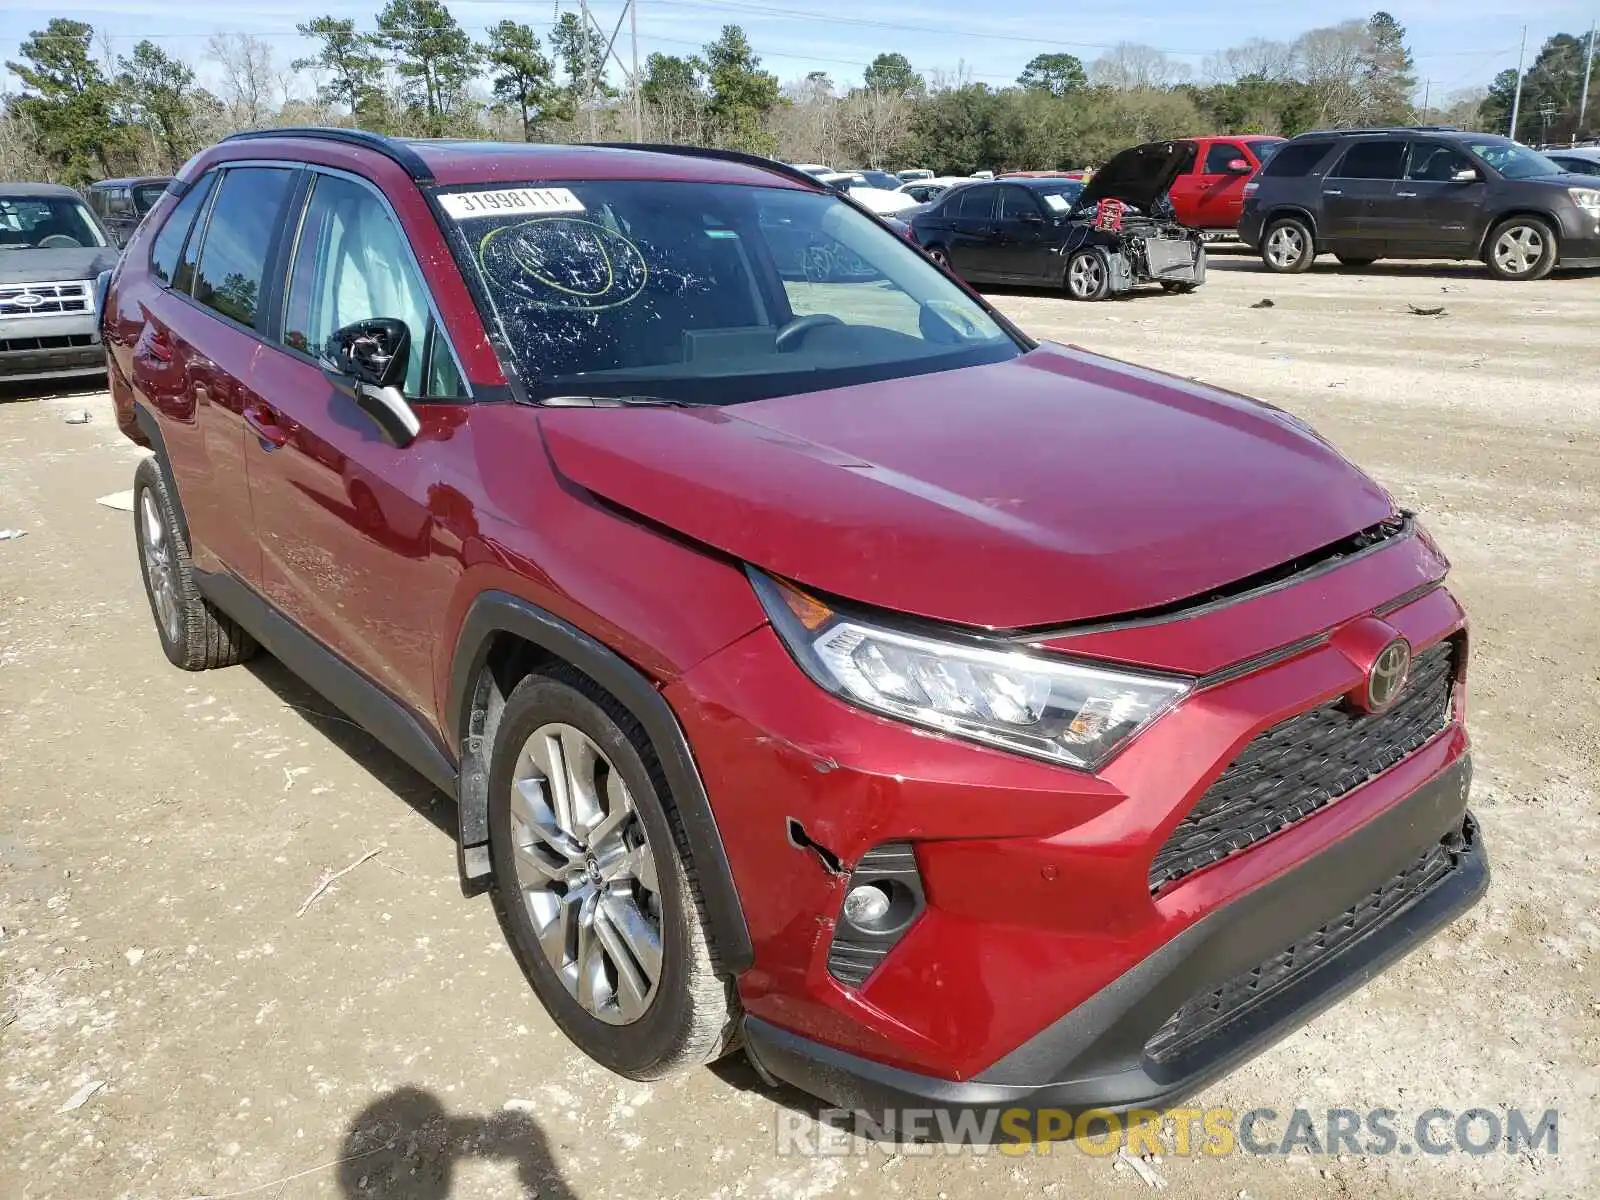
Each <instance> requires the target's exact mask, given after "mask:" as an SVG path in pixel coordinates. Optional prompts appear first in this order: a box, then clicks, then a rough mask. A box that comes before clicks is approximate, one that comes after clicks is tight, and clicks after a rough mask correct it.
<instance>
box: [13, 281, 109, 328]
mask: <svg viewBox="0 0 1600 1200" xmlns="http://www.w3.org/2000/svg"><path fill="white" fill-rule="evenodd" d="M91 309H92V304H91V300H90V292H89V282H88V280H85V279H74V280H69V281H67V282H64V283H8V284H4V285H0V321H3V320H7V319H10V318H13V317H59V316H63V315H68V316H70V315H72V314H74V313H87V312H90V311H91Z"/></svg>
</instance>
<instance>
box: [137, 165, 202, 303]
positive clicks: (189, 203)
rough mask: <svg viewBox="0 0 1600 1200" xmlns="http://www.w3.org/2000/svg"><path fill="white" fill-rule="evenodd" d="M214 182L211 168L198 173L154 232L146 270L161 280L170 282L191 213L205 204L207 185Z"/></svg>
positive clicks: (192, 219) (190, 220)
mask: <svg viewBox="0 0 1600 1200" xmlns="http://www.w3.org/2000/svg"><path fill="white" fill-rule="evenodd" d="M216 181H217V173H216V172H215V171H208V172H206V173H205V174H204V175H202V176H201V177H200V178H199V179H198V180H197V181H196V182H195V185H194V186H193V187H192V188H190V189H189V190H188V191H187V192H185V193H184V194H183V199H181V200H179V201H178V203H177V205H176V206H175V207H174V208H173V210H172V212H170V213H169V214H168V215H167V219H166V221H165V222H164V223H163V224H162V226H161V232H160V233H158V234H156V240H155V243H154V244H153V245H152V246H151V247H150V273H151V274H152V275H154V276H155V277H156V278H157V279H159V280H161V282H162V283H171V282H172V281H173V277H174V276H175V275H176V274H177V271H178V255H179V254H180V253H181V252H182V251H183V242H184V239H185V238H187V237H188V236H189V229H190V227H191V226H192V225H193V224H194V217H195V214H196V213H198V212H199V211H200V210H201V208H202V207H203V206H204V205H205V202H206V197H207V196H209V195H210V194H211V185H212V184H213V183H215V182H216Z"/></svg>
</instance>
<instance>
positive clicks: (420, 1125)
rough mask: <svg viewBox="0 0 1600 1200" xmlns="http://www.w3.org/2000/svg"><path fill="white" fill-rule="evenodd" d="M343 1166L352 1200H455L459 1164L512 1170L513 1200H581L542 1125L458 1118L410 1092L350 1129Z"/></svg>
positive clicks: (366, 1113) (391, 1098) (380, 1102)
mask: <svg viewBox="0 0 1600 1200" xmlns="http://www.w3.org/2000/svg"><path fill="white" fill-rule="evenodd" d="M339 1158H340V1162H339V1191H340V1194H341V1195H343V1196H345V1197H346V1198H347V1200H370V1198H376V1197H382V1198H384V1200H448V1197H449V1196H450V1194H451V1188H452V1187H453V1186H454V1183H455V1171H456V1165H457V1164H458V1163H461V1162H464V1161H468V1160H472V1159H484V1160H489V1161H493V1162H505V1163H510V1164H511V1165H512V1166H513V1167H514V1168H515V1170H516V1175H517V1188H516V1190H515V1191H514V1192H507V1193H504V1195H505V1197H506V1200H573V1192H572V1189H571V1188H570V1187H569V1186H568V1185H567V1183H566V1181H565V1180H564V1179H563V1178H562V1176H561V1172H560V1170H558V1169H557V1167H556V1165H555V1162H554V1161H553V1160H552V1158H551V1156H550V1146H549V1142H548V1141H547V1140H546V1138H545V1135H544V1131H543V1130H542V1129H541V1128H540V1127H539V1123H538V1122H537V1121H535V1120H534V1119H533V1117H531V1116H530V1115H529V1114H527V1113H525V1112H520V1111H507V1112H498V1113H490V1114H489V1115H487V1116H482V1117H474V1116H451V1115H450V1114H449V1113H447V1112H446V1111H445V1109H444V1106H443V1105H442V1104H440V1103H439V1100H438V1098H437V1097H436V1096H434V1095H433V1094H432V1093H431V1092H426V1091H423V1090H422V1089H421V1088H414V1087H402V1088H396V1089H395V1090H394V1091H392V1092H389V1093H388V1094H386V1095H384V1096H381V1097H379V1098H378V1099H377V1100H375V1101H373V1103H371V1104H369V1105H368V1106H367V1107H366V1108H365V1109H363V1110H362V1111H361V1112H360V1113H359V1114H357V1116H356V1118H355V1119H354V1120H353V1121H351V1122H350V1128H349V1130H348V1131H347V1132H346V1133H345V1136H344V1147H343V1150H342V1151H341V1153H340V1155H339Z"/></svg>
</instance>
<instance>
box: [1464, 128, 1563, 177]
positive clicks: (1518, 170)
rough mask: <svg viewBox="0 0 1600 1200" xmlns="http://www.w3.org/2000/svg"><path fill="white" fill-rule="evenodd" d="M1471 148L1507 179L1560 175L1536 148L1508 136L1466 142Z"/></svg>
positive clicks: (1553, 164)
mask: <svg viewBox="0 0 1600 1200" xmlns="http://www.w3.org/2000/svg"><path fill="white" fill-rule="evenodd" d="M1467 149H1468V150H1471V151H1472V152H1473V153H1474V154H1476V155H1477V156H1478V157H1479V158H1481V159H1483V161H1484V162H1486V163H1488V164H1489V165H1490V166H1491V167H1493V168H1494V169H1495V170H1496V171H1499V172H1500V174H1502V175H1504V176H1505V177H1506V178H1507V179H1536V178H1538V177H1539V176H1540V175H1560V174H1561V168H1560V167H1558V166H1556V164H1555V163H1553V162H1551V161H1550V160H1549V159H1548V158H1546V157H1545V156H1544V155H1542V154H1540V153H1539V152H1538V151H1537V150H1530V149H1528V148H1527V147H1526V146H1524V145H1522V144H1520V143H1518V142H1513V141H1512V140H1511V139H1510V138H1478V139H1475V140H1473V141H1470V142H1468V143H1467Z"/></svg>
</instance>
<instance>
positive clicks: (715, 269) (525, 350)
mask: <svg viewBox="0 0 1600 1200" xmlns="http://www.w3.org/2000/svg"><path fill="white" fill-rule="evenodd" d="M439 202H440V207H441V208H442V209H443V211H444V212H445V214H446V215H447V217H448V218H450V220H451V223H452V224H453V226H454V232H455V233H456V234H457V235H458V236H459V238H460V243H459V246H458V249H459V250H460V252H461V253H462V255H463V257H464V258H465V259H466V260H467V261H469V262H470V263H471V264H472V266H473V268H474V269H475V271H476V272H477V274H478V276H479V278H480V280H481V283H482V285H483V287H482V291H483V293H485V294H486V296H487V299H488V301H489V304H490V307H491V308H492V311H491V312H489V313H486V314H485V316H486V318H488V319H489V321H490V323H491V327H493V325H495V324H498V326H499V328H500V330H501V332H502V333H503V335H504V338H505V341H506V343H507V344H508V345H509V346H510V348H511V351H512V353H513V354H514V355H515V357H516V360H517V366H518V368H519V369H520V371H521V373H522V375H523V376H524V381H525V382H526V383H527V385H528V387H529V389H530V391H531V392H533V393H534V395H535V398H549V397H552V396H570V395H579V394H581V395H593V396H641V395H649V396H654V397H657V398H665V399H671V400H676V401H680V402H684V403H701V404H735V403H738V402H740V401H743V400H755V399H761V398H764V397H768V396H780V395H790V394H795V393H801V392H812V391H820V390H822V389H824V388H831V387H843V386H848V385H851V384H857V383H867V382H873V381H876V380H883V379H893V378H898V377H903V376H909V375H919V374H925V373H928V372H933V371H943V370H949V369H952V368H955V367H965V366H974V365H977V364H980V363H989V362H999V361H1001V360H1003V359H1007V358H1012V357H1014V356H1016V355H1017V354H1019V353H1020V352H1021V350H1020V348H1019V346H1018V344H1017V342H1016V341H1014V340H1013V338H1012V337H1011V336H1010V335H1009V334H1008V333H1007V332H1006V331H1005V330H1004V329H1003V328H1002V327H1001V326H1000V325H999V324H998V323H997V322H996V321H995V320H994V318H992V317H991V316H990V315H989V314H988V313H987V312H986V311H985V310H984V308H983V307H982V306H981V305H980V304H979V303H978V302H977V301H975V300H974V299H973V298H972V297H971V296H969V295H968V294H967V293H966V292H964V291H962V290H961V289H960V288H959V287H957V286H956V285H955V284H953V283H951V282H950V281H949V279H947V278H946V277H945V276H944V274H943V273H941V272H940V271H939V270H938V269H937V268H936V267H934V266H933V265H932V264H931V263H929V262H928V261H927V260H926V259H924V258H923V257H922V256H921V255H920V254H918V253H917V252H916V251H915V250H914V249H913V248H912V247H910V246H909V245H907V244H906V243H905V242H904V241H903V240H902V239H900V238H898V237H896V236H895V235H894V234H892V233H890V232H889V231H888V230H886V229H885V228H884V227H883V226H882V225H880V224H878V223H877V222H876V221H874V220H872V219H871V218H870V217H867V216H864V215H863V214H861V213H860V212H858V211H857V210H856V209H855V208H854V207H853V206H851V205H849V204H847V203H845V202H844V201H842V200H840V199H839V198H838V197H836V196H832V195H827V194H821V193H817V192H810V191H802V190H799V189H794V188H780V187H747V186H737V185H728V184H707V183H666V182H659V181H624V182H599V183H569V184H567V185H565V186H563V187H543V186H534V185H528V186H514V187H510V188H507V187H500V188H497V189H493V190H483V191H458V192H452V193H446V194H442V195H440V197H439Z"/></svg>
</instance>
